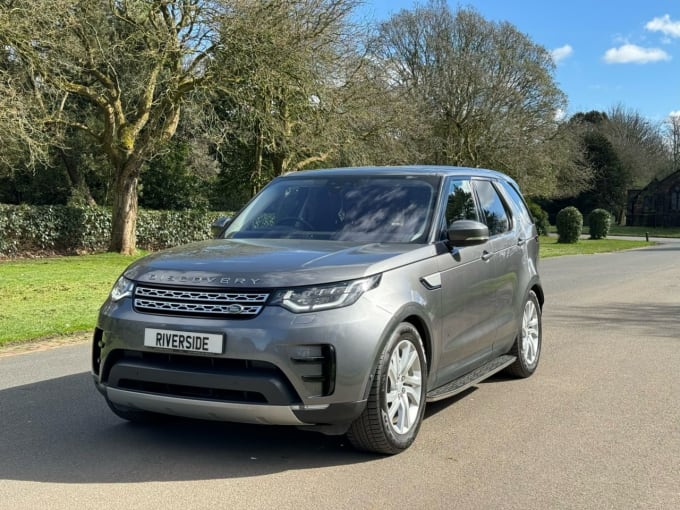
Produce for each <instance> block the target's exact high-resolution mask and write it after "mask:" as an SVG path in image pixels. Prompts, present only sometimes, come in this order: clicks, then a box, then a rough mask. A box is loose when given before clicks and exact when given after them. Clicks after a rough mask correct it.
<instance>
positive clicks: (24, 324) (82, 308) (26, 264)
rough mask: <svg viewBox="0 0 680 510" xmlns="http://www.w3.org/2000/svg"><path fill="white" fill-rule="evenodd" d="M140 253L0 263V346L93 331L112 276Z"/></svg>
mask: <svg viewBox="0 0 680 510" xmlns="http://www.w3.org/2000/svg"><path fill="white" fill-rule="evenodd" d="M141 255H142V254H140V255H139V256H137V257H129V256H123V255H118V254H111V253H105V254H98V255H83V256H79V257H56V258H46V259H35V260H21V261H3V262H0V303H2V306H1V307H0V346H3V345H6V344H9V343H12V342H22V341H28V340H34V339H38V338H45V337H51V336H60V335H68V334H71V333H75V332H80V331H87V330H91V329H92V328H93V327H94V324H95V321H96V319H97V311H98V310H99V307H100V306H101V305H102V303H103V302H104V300H105V299H106V296H107V295H108V292H109V290H110V289H111V286H112V285H113V282H114V281H115V279H116V278H117V277H118V275H119V274H120V273H121V272H122V271H123V269H125V267H126V266H127V265H128V264H129V263H130V262H132V261H133V260H134V259H135V258H138V257H140V256H141Z"/></svg>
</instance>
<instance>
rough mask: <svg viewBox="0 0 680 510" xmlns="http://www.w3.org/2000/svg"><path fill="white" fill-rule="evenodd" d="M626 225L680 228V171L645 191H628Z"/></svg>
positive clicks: (650, 185)
mask: <svg viewBox="0 0 680 510" xmlns="http://www.w3.org/2000/svg"><path fill="white" fill-rule="evenodd" d="M626 225H628V226H643V227H680V170H678V171H677V172H674V173H672V174H671V175H669V176H668V177H666V178H665V179H662V180H660V181H659V180H657V179H654V180H653V181H652V182H650V183H649V184H648V185H647V186H646V187H645V188H643V189H631V190H628V205H627V207H626Z"/></svg>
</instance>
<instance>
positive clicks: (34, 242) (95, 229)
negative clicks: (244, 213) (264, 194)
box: [0, 204, 229, 257]
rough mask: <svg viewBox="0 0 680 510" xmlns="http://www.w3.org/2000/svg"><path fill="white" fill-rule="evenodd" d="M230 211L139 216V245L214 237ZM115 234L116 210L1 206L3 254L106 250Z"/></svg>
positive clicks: (147, 247) (155, 247) (143, 212)
mask: <svg viewBox="0 0 680 510" xmlns="http://www.w3.org/2000/svg"><path fill="white" fill-rule="evenodd" d="M228 214H229V213H217V212H208V211H194V210H185V211H148V210H140V211H139V215H138V217H137V247H138V248H141V249H144V250H160V249H163V248H169V247H171V246H177V245H179V244H184V243H189V242H192V241H200V240H203V239H209V238H210V237H211V233H210V224H211V223H212V222H213V221H214V220H215V218H217V217H218V216H224V215H228ZM110 235H111V210H110V209H108V208H105V207H87V206H83V207H76V206H64V205H50V206H26V205H20V206H15V205H4V204H0V256H5V257H8V256H9V257H15V256H27V255H46V254H63V255H72V254H79V253H92V252H98V251H104V250H106V248H107V247H108V245H109V240H110Z"/></svg>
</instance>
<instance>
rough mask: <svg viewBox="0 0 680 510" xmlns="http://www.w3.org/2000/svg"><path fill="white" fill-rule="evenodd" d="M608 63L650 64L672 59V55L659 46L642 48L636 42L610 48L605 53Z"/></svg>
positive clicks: (605, 59)
mask: <svg viewBox="0 0 680 510" xmlns="http://www.w3.org/2000/svg"><path fill="white" fill-rule="evenodd" d="M603 58H604V61H605V62H607V63H608V64H648V63H649V62H659V61H661V60H670V59H671V56H670V55H669V54H668V53H666V52H665V51H663V50H660V49H658V48H642V47H641V46H636V45H635V44H624V45H622V46H619V47H618V48H610V49H608V50H607V51H606V52H605V54H604V57H603Z"/></svg>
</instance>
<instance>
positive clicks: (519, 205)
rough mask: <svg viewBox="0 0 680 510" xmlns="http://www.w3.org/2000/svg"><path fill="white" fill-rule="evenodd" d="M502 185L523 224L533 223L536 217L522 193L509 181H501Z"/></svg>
mask: <svg viewBox="0 0 680 510" xmlns="http://www.w3.org/2000/svg"><path fill="white" fill-rule="evenodd" d="M500 185H501V187H502V188H503V191H504V192H505V196H506V197H507V198H509V199H510V202H512V205H513V207H514V209H515V211H517V213H518V214H519V218H520V221H521V222H522V224H523V225H531V224H532V223H534V218H533V217H532V216H531V213H530V212H529V209H528V208H527V204H526V202H525V201H524V199H523V198H522V195H520V194H519V191H517V189H516V188H515V187H514V186H513V185H512V184H510V183H509V182H507V181H500Z"/></svg>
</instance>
